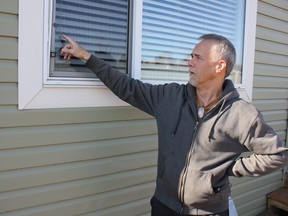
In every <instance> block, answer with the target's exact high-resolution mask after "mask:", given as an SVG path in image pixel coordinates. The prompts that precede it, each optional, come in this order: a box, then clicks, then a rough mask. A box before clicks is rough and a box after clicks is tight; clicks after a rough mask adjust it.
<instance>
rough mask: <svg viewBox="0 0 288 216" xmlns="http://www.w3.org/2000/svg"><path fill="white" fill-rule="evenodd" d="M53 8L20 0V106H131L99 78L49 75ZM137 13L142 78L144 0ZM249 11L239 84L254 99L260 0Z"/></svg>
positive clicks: (46, 2)
mask: <svg viewBox="0 0 288 216" xmlns="http://www.w3.org/2000/svg"><path fill="white" fill-rule="evenodd" d="M31 5H33V14H32V9H31ZM51 11H52V0H19V43H18V79H19V80H18V84H19V86H18V107H19V109H20V110H22V109H41V108H72V107H109V106H128V104H127V103H125V102H123V101H121V100H120V99H118V98H117V97H116V96H115V95H114V94H113V93H112V92H111V91H110V90H109V89H107V88H106V87H104V86H101V85H99V83H98V84H97V85H96V83H95V81H87V80H73V79H71V80H61V79H52V80H50V79H49V77H48V74H49V71H48V70H49V53H50V31H51V29H50V28H49V26H50V27H51V18H52V14H51ZM31 14H32V15H31ZM133 14H134V17H133V24H132V25H133V27H132V28H133V32H132V35H133V37H132V41H131V44H132V49H131V50H132V53H133V55H131V56H132V59H131V71H132V77H134V78H139V76H140V71H141V53H140V52H139V50H141V43H140V42H139V41H141V38H142V36H141V30H142V20H141V19H142V0H133ZM245 14H246V15H245V35H244V38H245V39H244V51H243V53H244V55H243V84H241V85H236V88H237V89H238V91H239V93H240V95H241V97H242V98H244V99H246V100H248V101H251V100H252V88H253V69H254V53H255V37H256V16H257V0H247V1H246V13H245ZM191 49H192V47H191ZM187 79H188V77H187Z"/></svg>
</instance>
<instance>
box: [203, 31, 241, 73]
mask: <svg viewBox="0 0 288 216" xmlns="http://www.w3.org/2000/svg"><path fill="white" fill-rule="evenodd" d="M199 39H200V40H212V41H215V42H216V43H217V46H218V51H219V55H220V56H221V58H223V59H224V60H225V61H226V77H227V76H229V75H230V73H231V72H232V70H233V67H234V64H235V61H236V51H235V47H234V46H233V44H232V43H231V41H229V40H228V39H227V38H226V37H223V36H221V35H217V34H204V35H202V36H201V37H199Z"/></svg>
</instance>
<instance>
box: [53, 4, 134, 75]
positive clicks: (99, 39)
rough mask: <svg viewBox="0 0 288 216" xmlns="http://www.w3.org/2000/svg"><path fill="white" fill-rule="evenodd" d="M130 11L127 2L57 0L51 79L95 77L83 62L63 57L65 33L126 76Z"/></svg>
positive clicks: (54, 18)
mask: <svg viewBox="0 0 288 216" xmlns="http://www.w3.org/2000/svg"><path fill="white" fill-rule="evenodd" d="M128 10H129V3H128V0H97V1H95V0H54V10H53V11H54V14H53V28H52V29H53V31H52V47H51V53H50V60H51V61H50V64H51V65H50V77H69V78H79V77H80V78H87V77H88V78H89V77H90V78H91V77H96V76H95V75H94V74H93V73H92V72H90V71H89V70H88V69H87V68H85V66H84V62H83V61H82V60H79V59H72V60H71V61H66V60H64V59H63V57H61V56H60V50H61V48H62V47H63V46H64V45H65V43H66V42H65V41H64V40H63V38H62V35H63V34H66V35H68V36H70V37H72V38H73V39H74V40H76V41H77V42H79V44H81V46H83V47H84V48H85V49H87V50H88V51H89V52H90V53H94V54H96V55H97V57H99V58H101V59H104V60H106V61H107V62H109V63H110V64H111V65H112V66H114V67H117V68H118V69H119V70H120V71H121V72H123V73H126V72H127V56H128V53H127V50H128V32H129V29H128V26H129V22H128V21H129V11H128Z"/></svg>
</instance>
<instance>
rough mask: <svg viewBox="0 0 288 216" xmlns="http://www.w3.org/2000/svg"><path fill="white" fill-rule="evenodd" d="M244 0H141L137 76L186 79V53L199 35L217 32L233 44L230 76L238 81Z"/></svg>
mask: <svg viewBox="0 0 288 216" xmlns="http://www.w3.org/2000/svg"><path fill="white" fill-rule="evenodd" d="M244 17H245V1H244V0H243V1H242V0H241V1H239V0H223V1H216V0H203V1H194V0H193V1H192V0H190V1H188V0H186V1H184V0H176V1H175V0H165V1H157V0H143V18H142V57H141V79H142V80H162V81H187V80H188V73H187V70H188V67H187V62H188V60H189V59H190V53H191V52H192V49H193V47H194V46H195V44H196V43H198V42H199V41H198V38H199V37H200V36H201V35H202V34H206V33H215V34H221V35H223V36H225V37H227V38H228V39H230V40H231V42H232V43H233V44H234V46H235V48H236V52H237V61H236V64H235V67H234V70H233V72H232V73H231V76H230V78H231V79H232V80H233V81H234V83H242V55H243V41H244Z"/></svg>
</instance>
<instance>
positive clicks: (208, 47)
mask: <svg viewBox="0 0 288 216" xmlns="http://www.w3.org/2000/svg"><path fill="white" fill-rule="evenodd" d="M215 45H216V43H215V41H212V40H203V41H200V42H199V43H198V44H196V46H195V47H194V49H193V53H198V54H202V55H204V54H208V53H210V52H211V51H212V49H213V48H214V47H215Z"/></svg>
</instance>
